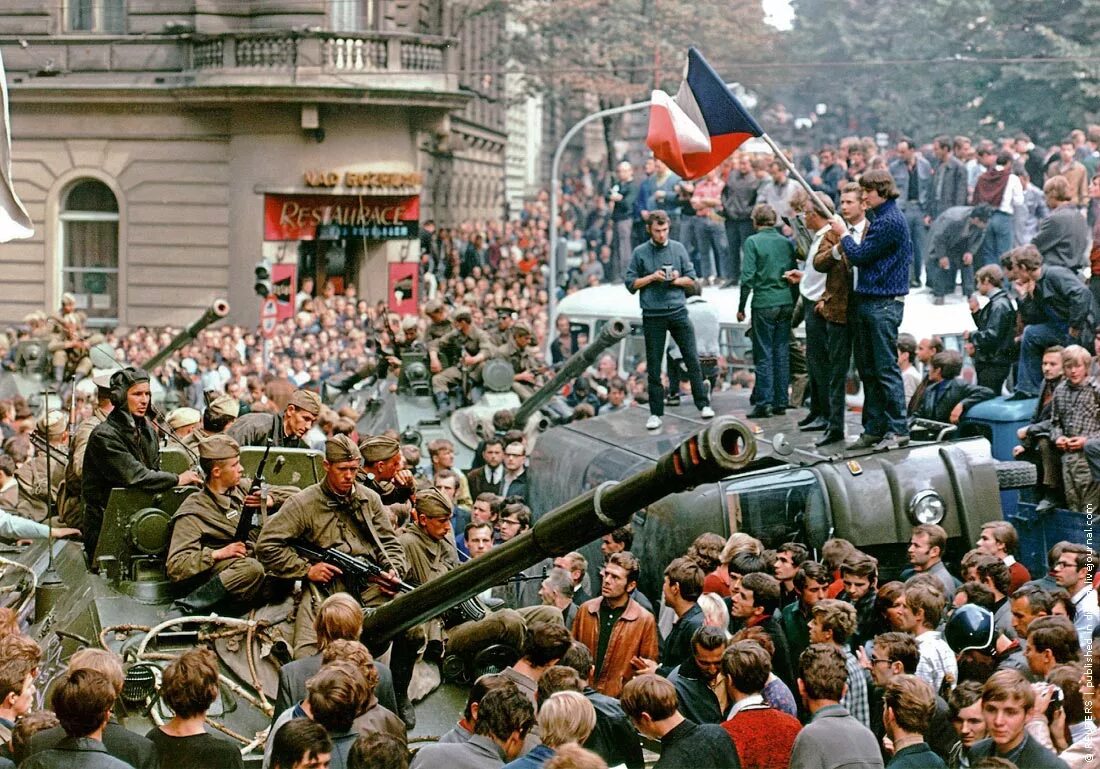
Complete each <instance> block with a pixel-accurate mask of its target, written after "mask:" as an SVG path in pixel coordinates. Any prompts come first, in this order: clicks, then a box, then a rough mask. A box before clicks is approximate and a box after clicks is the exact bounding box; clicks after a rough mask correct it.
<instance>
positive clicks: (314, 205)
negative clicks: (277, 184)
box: [264, 195, 420, 240]
mask: <svg viewBox="0 0 1100 769" xmlns="http://www.w3.org/2000/svg"><path fill="white" fill-rule="evenodd" d="M419 220H420V196H419V195H407V196H378V195H370V196H367V195H265V196H264V240H319V239H326V240H335V239H337V238H348V237H356V238H366V239H367V240H407V239H409V238H415V237H416V236H417V235H418V234H419V232H420V229H419V224H418V222H419Z"/></svg>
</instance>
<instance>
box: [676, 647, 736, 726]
mask: <svg viewBox="0 0 1100 769" xmlns="http://www.w3.org/2000/svg"><path fill="white" fill-rule="evenodd" d="M668 680H669V683H671V684H672V685H673V686H675V687H676V699H677V700H679V702H680V708H679V709H680V714H681V715H683V716H684V717H685V718H689V719H691V720H692V721H694V722H695V723H697V724H720V723H722V721H723V720H724V714H723V713H722V706H721V704H720V703H719V702H718V698H717V697H716V696H715V695H714V692H713V691H711V688H710V685H709V684H708V683H707V680H706V678H704V677H703V674H702V673H701V672H700V670H699V668H698V666H697V665H696V664H695V658H694V657H692V658H690V659H687V660H685V661H684V662H682V663H681V664H679V665H677V666H676V667H674V668H673V669H672V670H671V671H670V672H669V674H668Z"/></svg>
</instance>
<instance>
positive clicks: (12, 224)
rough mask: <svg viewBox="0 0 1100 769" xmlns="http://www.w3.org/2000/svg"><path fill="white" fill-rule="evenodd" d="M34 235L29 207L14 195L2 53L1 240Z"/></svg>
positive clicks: (6, 240)
mask: <svg viewBox="0 0 1100 769" xmlns="http://www.w3.org/2000/svg"><path fill="white" fill-rule="evenodd" d="M32 235H34V225H33V224H32V223H31V218H30V216H28V215H27V209H25V208H23V204H22V203H20V202H19V196H18V195H16V194H15V183H14V180H13V179H12V176H11V121H10V118H9V117H8V80H7V77H6V76H5V75H4V59H3V57H2V56H0V243H7V242H8V241H9V240H16V239H22V238H29V237H31V236H32Z"/></svg>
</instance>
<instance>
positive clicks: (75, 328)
mask: <svg viewBox="0 0 1100 769" xmlns="http://www.w3.org/2000/svg"><path fill="white" fill-rule="evenodd" d="M47 327H48V328H49V336H50V341H49V344H48V345H47V349H48V350H49V351H50V353H51V362H52V363H53V372H54V378H55V379H56V380H57V381H58V382H63V381H65V373H66V371H71V372H72V375H73V377H74V378H75V379H76V381H78V382H79V381H80V380H81V379H83V378H84V377H86V376H88V374H90V373H91V372H92V359H91V358H89V357H88V349H89V348H90V347H91V346H92V345H95V344H98V343H99V342H102V341H103V335H102V334H94V335H92V336H91V337H89V336H88V334H87V333H86V332H85V330H84V318H83V316H82V315H81V314H80V313H79V312H77V311H76V297H74V296H73V295H72V294H64V295H63V296H62V297H61V314H60V315H53V316H51V317H50V318H48V320H47Z"/></svg>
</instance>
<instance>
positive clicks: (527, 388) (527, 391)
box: [497, 323, 542, 401]
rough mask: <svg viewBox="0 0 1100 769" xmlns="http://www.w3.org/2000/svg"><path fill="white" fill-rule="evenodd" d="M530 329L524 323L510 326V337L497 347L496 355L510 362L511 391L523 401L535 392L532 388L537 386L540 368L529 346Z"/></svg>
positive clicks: (533, 351)
mask: <svg viewBox="0 0 1100 769" xmlns="http://www.w3.org/2000/svg"><path fill="white" fill-rule="evenodd" d="M532 339H533V337H532V336H531V329H530V327H529V326H528V325H527V324H526V323H516V324H515V325H514V326H512V333H511V338H510V339H509V340H508V341H507V343H506V344H504V345H501V346H500V347H498V348H497V357H501V358H505V359H506V360H507V361H508V362H509V363H511V364H512V370H513V371H515V372H516V373H515V375H514V376H513V377H512V392H514V393H515V394H516V395H518V396H519V399H520V400H521V401H525V400H527V399H528V398H530V397H531V396H532V395H534V394H535V391H534V390H533V389H532V388H534V387H538V386H539V384H541V382H540V381H539V371H540V369H541V368H542V366H541V364H540V363H539V361H538V359H537V358H536V353H535V350H534V348H532V347H531V340H532Z"/></svg>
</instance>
